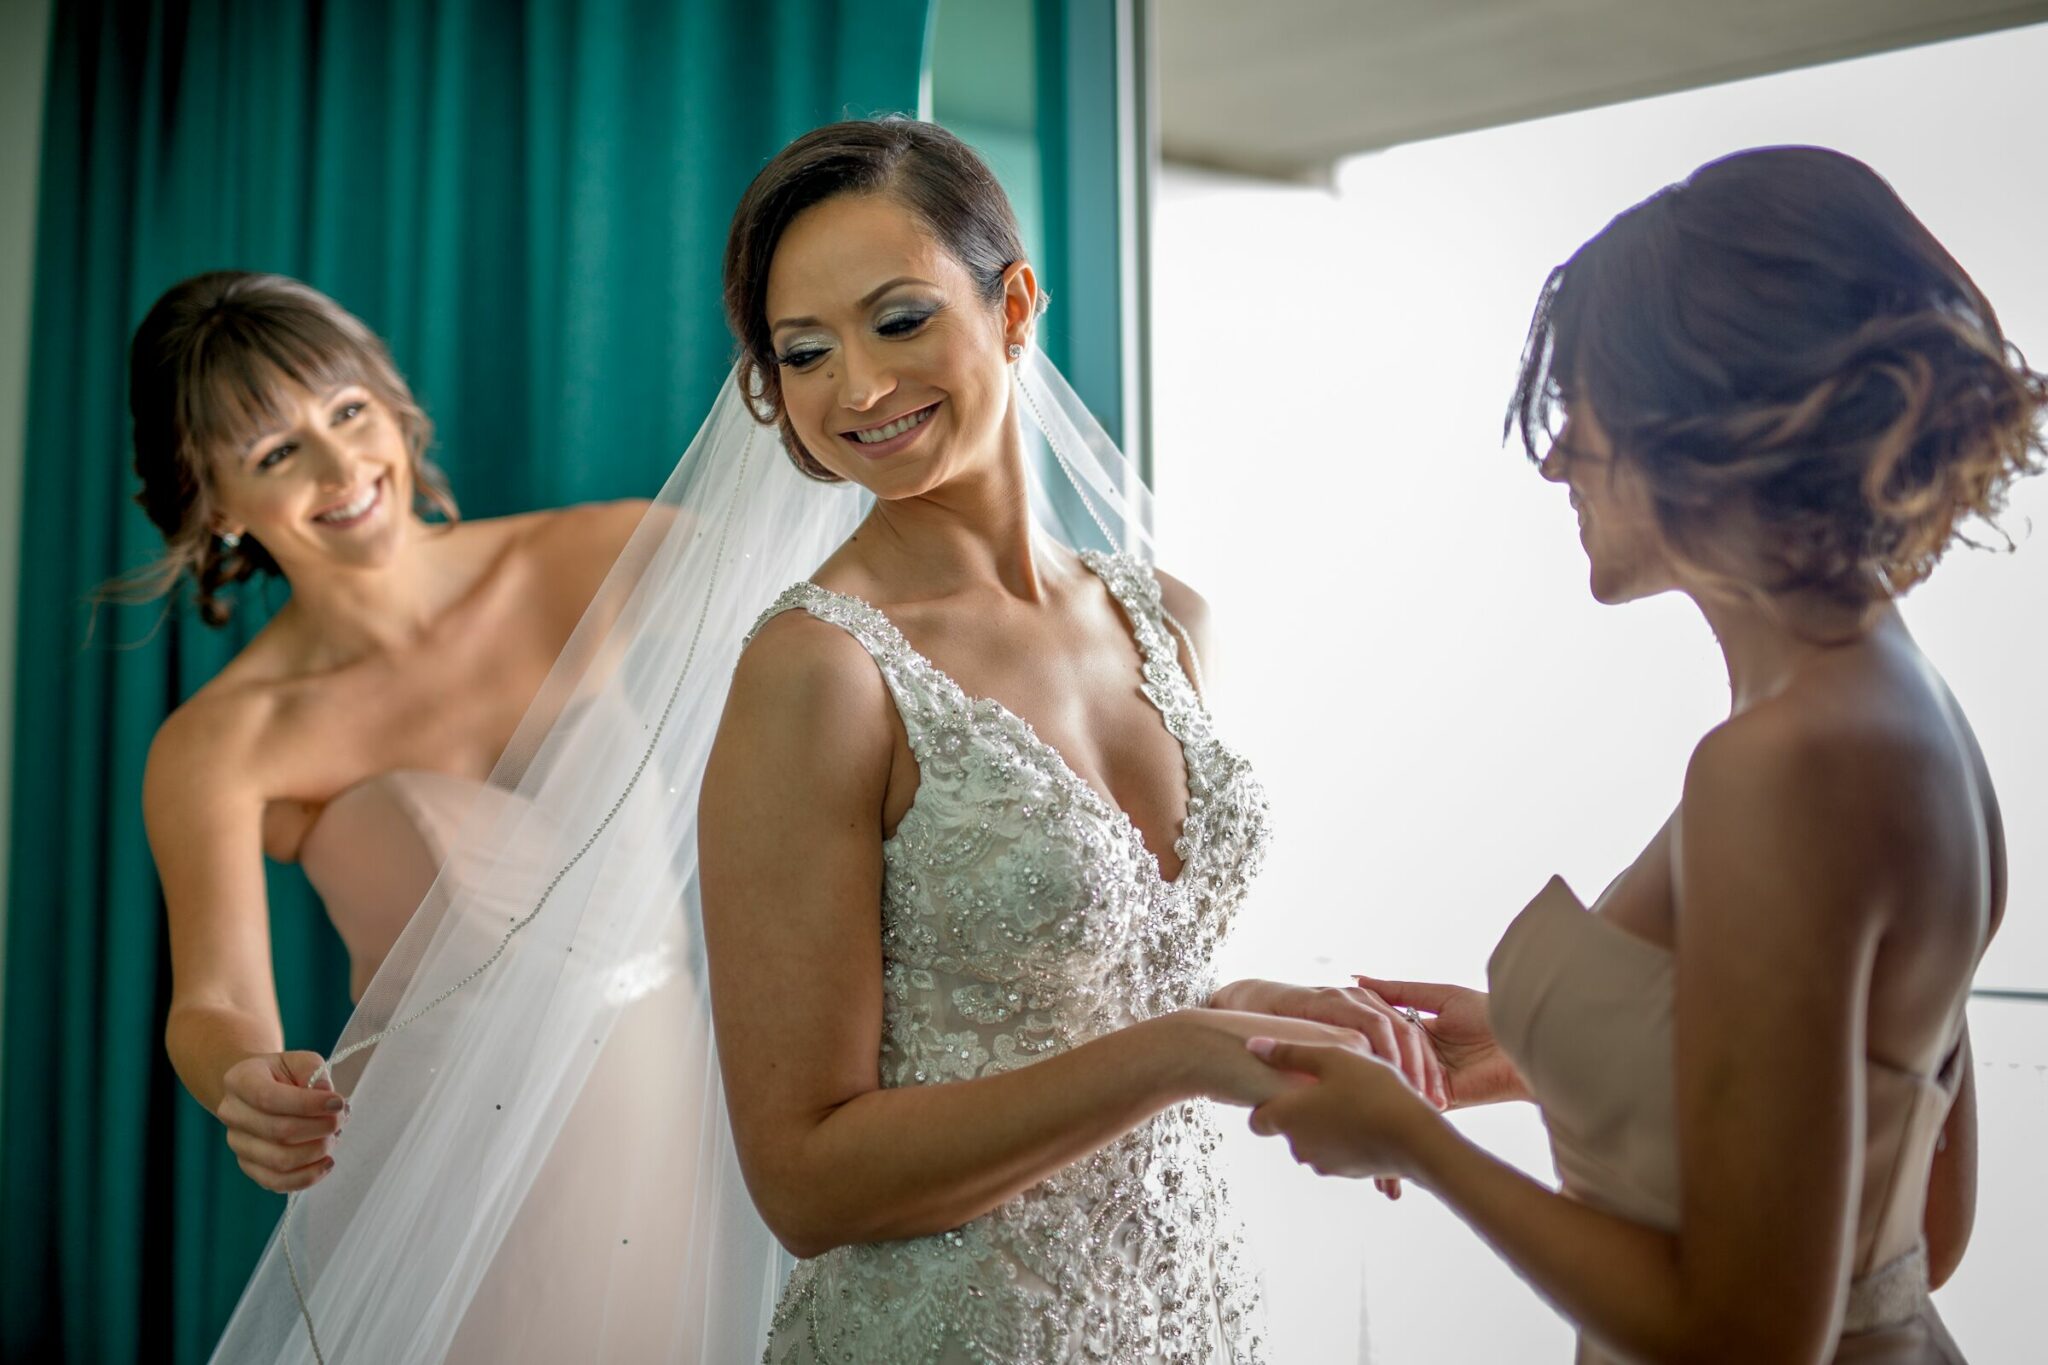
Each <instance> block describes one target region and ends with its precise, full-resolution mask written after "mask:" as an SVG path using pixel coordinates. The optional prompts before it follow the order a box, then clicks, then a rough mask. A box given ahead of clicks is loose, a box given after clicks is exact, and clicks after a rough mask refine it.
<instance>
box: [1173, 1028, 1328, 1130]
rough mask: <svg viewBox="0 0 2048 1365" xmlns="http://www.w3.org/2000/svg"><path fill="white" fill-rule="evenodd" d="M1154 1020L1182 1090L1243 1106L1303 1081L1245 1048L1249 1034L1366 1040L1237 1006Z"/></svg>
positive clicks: (1299, 1039) (1293, 1038)
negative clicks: (1163, 1032) (1164, 1036)
mask: <svg viewBox="0 0 2048 1365" xmlns="http://www.w3.org/2000/svg"><path fill="white" fill-rule="evenodd" d="M1153 1023H1154V1026H1155V1027H1158V1028H1160V1029H1163V1030H1166V1031H1167V1032H1168V1033H1169V1035H1170V1036H1169V1039H1168V1041H1167V1043H1166V1047H1167V1049H1168V1056H1169V1057H1170V1062H1171V1065H1172V1066H1173V1067H1174V1069H1175V1071H1176V1073H1177V1074H1178V1075H1179V1076H1180V1078H1181V1088H1182V1089H1183V1090H1184V1091H1185V1092H1187V1093H1189V1094H1192V1095H1200V1096H1203V1097H1206V1098H1208V1099H1212V1100H1216V1101H1218V1102H1219V1103H1222V1104H1234V1105H1239V1106H1242V1107H1245V1108H1249V1107H1251V1106H1253V1105H1258V1104H1264V1103H1265V1102H1266V1101H1267V1100H1270V1099H1273V1098H1274V1097H1275V1096H1278V1095H1281V1094H1284V1093H1286V1092H1287V1091H1289V1090H1292V1089H1294V1088H1295V1087H1296V1086H1299V1085H1303V1084H1306V1082H1305V1081H1304V1080H1303V1079H1302V1078H1300V1077H1297V1076H1288V1075H1286V1074H1284V1073H1282V1072H1279V1071H1275V1070H1274V1069H1273V1068H1272V1067H1270V1066H1267V1065H1266V1064H1265V1063H1264V1062H1262V1061H1260V1060H1259V1059H1258V1058H1257V1057H1254V1056H1253V1055H1252V1054H1251V1053H1249V1052H1247V1051H1246V1050H1245V1044H1246V1043H1247V1042H1249V1041H1250V1040H1251V1039H1253V1038H1280V1039H1284V1040H1286V1041H1288V1042H1298V1043H1310V1044H1318V1045H1322V1046H1329V1047H1361V1048H1362V1047H1363V1046H1364V1045H1365V1044H1364V1041H1363V1040H1362V1039H1361V1038H1360V1037H1359V1035H1358V1034H1357V1033H1355V1032H1353V1031H1352V1030H1351V1029H1348V1028H1337V1027H1334V1026H1332V1025H1329V1024H1318V1023H1314V1022H1312V1021H1310V1020H1306V1019H1282V1018H1275V1017H1274V1016H1272V1015H1270V1014H1246V1013H1243V1012H1241V1011H1238V1010H1228V1009H1187V1010H1176V1011H1174V1012H1173V1013H1172V1014H1166V1015H1161V1016H1159V1018H1157V1019H1156V1020H1154V1021H1153Z"/></svg>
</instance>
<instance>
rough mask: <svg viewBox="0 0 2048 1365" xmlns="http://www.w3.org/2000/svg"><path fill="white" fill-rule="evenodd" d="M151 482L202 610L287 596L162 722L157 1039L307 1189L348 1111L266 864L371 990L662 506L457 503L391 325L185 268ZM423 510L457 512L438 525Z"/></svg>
mask: <svg viewBox="0 0 2048 1365" xmlns="http://www.w3.org/2000/svg"><path fill="white" fill-rule="evenodd" d="M129 406H130V409H131V411H132V414H133V417H134V422H135V468H136V472H137V474H138V475H140V477H141V480H142V491H141V493H140V494H139V495H138V501H140V502H141V504H142V506H143V507H144V509H145V510H147V511H148V513H149V515H150V519H151V520H152V521H154V522H155V523H156V525H157V527H158V528H159V529H160V530H161V531H162V532H163V535H164V541H165V546H166V553H165V555H164V557H163V558H162V559H161V560H159V561H158V562H157V564H156V565H154V566H152V567H151V568H150V569H148V570H145V571H144V573H143V574H142V575H141V576H140V577H139V579H137V580H131V584H132V583H134V582H138V581H139V582H140V583H141V584H143V585H144V591H145V592H150V593H161V592H164V591H168V590H169V589H170V588H172V587H173V586H174V585H175V584H176V583H177V581H178V580H179V579H180V578H182V577H184V576H185V575H188V574H189V575H190V577H191V578H192V580H193V584H194V589H195V597H196V600H197V606H198V610H199V614H200V616H201V618H202V619H203V620H205V621H206V623H207V624H208V625H212V626H220V625H223V624H225V623H226V622H227V620H228V619H229V617H230V615H231V612H232V606H231V603H230V602H229V601H228V600H227V599H226V598H224V597H223V596H222V593H223V591H224V590H225V589H227V588H228V587H230V586H231V585H233V584H235V583H238V582H241V581H244V580H248V579H252V578H260V577H264V576H272V575H274V576H277V577H281V578H283V579H284V580H285V582H286V583H287V584H288V585H289V587H290V590H291V596H290V599H289V600H288V601H287V602H286V603H285V605H284V606H283V608H282V609H280V610H279V611H278V613H277V614H276V616H275V617H273V618H272V619H271V621H270V622H269V623H268V624H267V625H266V626H264V628H263V629H262V630H261V631H260V632H258V634H257V635H256V637H255V638H254V639H253V640H251V641H250V642H249V644H248V645H247V647H245V648H244V649H243V650H242V651H241V653H239V654H238V655H236V656H235V658H234V659H233V660H232V661H231V662H230V663H229V664H228V665H227V667H225V668H223V669H222V670H221V671H220V673H219V674H218V675H217V676H216V677H214V678H213V679H211V680H210V681H209V682H207V683H206V684H205V686H203V687H201V688H200V689H199V691H198V692H197V693H195V694H194V695H193V696H192V698H191V699H190V700H188V701H187V702H185V704H184V705H182V706H181V707H179V708H178V709H177V711H176V712H174V713H173V714H172V715H171V716H170V718H169V719H167V720H166V721H165V722H164V724H163V727H162V728H161V729H160V730H159V731H158V732H157V735H156V739H155V742H154V743H153V744H152V745H151V747H150V753H149V763H148V767H147V770H146V773H145V776H144V779H143V813H144V819H145V822H146V824H147V827H148V831H149V841H150V848H151V851H152V852H153V854H154V855H155V858H156V865H157V871H158V874H159V876H160V878H161V879H162V883H163V891H164V902H165V906H166V909H167V912H168V914H169V931H170V932H169V939H170V950H171V972H172V994H171V1007H170V1017H169V1019H168V1021H167V1024H166V1027H165V1044H166V1047H167V1048H168V1050H169V1053H170V1057H171V1063H172V1065H173V1066H174V1067H175V1068H176V1069H177V1072H178V1076H179V1078H180V1079H181V1080H183V1081H184V1083H185V1087H186V1088H187V1089H188V1090H190V1091H191V1093H192V1095H193V1096H194V1098H196V1099H197V1100H198V1101H199V1102H200V1103H201V1104H203V1105H205V1106H206V1108H207V1109H208V1110H209V1111H211V1112H212V1113H213V1114H214V1115H215V1116H216V1117H217V1118H219V1119H220V1121H221V1122H222V1124H223V1125H225V1127H226V1129H227V1142H228V1146H229V1147H230V1148H231V1149H232V1150H233V1151H234V1153H235V1156H236V1158H237V1159H238V1160H239V1162H240V1164H241V1167H242V1170H243V1171H244V1172H245V1173H246V1174H247V1175H248V1176H249V1178H250V1179H252V1180H254V1181H255V1182H256V1183H257V1184H259V1185H261V1186H263V1187H264V1188H265V1189H268V1190H279V1191H289V1190H301V1189H305V1188H307V1187H308V1186H310V1185H312V1184H314V1183H315V1182H317V1181H318V1180H320V1179H321V1177H323V1176H324V1175H325V1174H326V1173H327V1172H328V1170H329V1169H331V1168H332V1166H333V1158H332V1156H331V1155H330V1153H331V1150H332V1144H333V1139H334V1136H335V1134H336V1133H337V1132H338V1131H339V1130H340V1128H341V1126H342V1124H343V1123H345V1122H346V1121H347V1113H346V1110H345V1107H344V1102H343V1101H342V1099H341V1098H340V1097H339V1096H338V1095H336V1094H335V1093H334V1092H333V1091H332V1090H331V1089H329V1088H328V1087H327V1083H326V1082H325V1081H324V1080H323V1081H322V1082H321V1084H320V1086H318V1087H314V1086H311V1085H309V1084H308V1082H309V1081H310V1079H311V1077H312V1075H313V1072H314V1070H315V1068H316V1067H317V1066H318V1065H319V1063H320V1057H319V1055H318V1054H317V1053H313V1052H303V1051H295V1052H287V1051H285V1050H284V1040H283V1026H282V1023H281V1021H280V1017H279V1011H278V1003H277V986H276V982H275V979H274V978H273V975H272V972H271V964H270V932H269V913H270V912H269V906H268V903H267V900H266V897H265V892H264V860H265V858H266V857H267V858H270V859H273V860H275V861H278V862H286V863H290V862H296V863H299V864H300V865H301V866H302V867H303V868H304V869H305V872H306V875H307V878H308V880H310V881H311V882H312V884H313V887H314V889H315V890H316V891H317V892H318V893H319V895H320V897H321V899H322V901H323V903H324V904H325V906H326V909H327V912H328V914H329V916H330V917H331V919H332V920H333V922H334V927H335V929H336V930H337V931H338V932H339V933H340V935H341V938H342V940H343V942H344V943H346V944H347V946H348V950H349V955H350V968H351V972H350V976H351V980H350V994H351V995H352V996H357V997H359V996H360V995H361V993H362V990H363V988H364V987H365V986H366V985H367V984H368V983H369V980H370V978H371V977H372V976H373V975H374V974H375V973H376V970H377V967H378V964H379V963H380V962H381V961H382V960H383V958H384V956H385V954H386V953H387V952H389V951H390V949H391V947H392V945H393V944H394V943H395V942H396V940H397V938H398V935H399V932H400V931H401V930H402V929H403V928H404V927H405V924H406V921H407V919H408V918H410V916H411V914H412V911H413V910H414V909H415V907H417V905H418V904H419V902H420V899H421V897H422V896H423V895H424V894H425V892H426V891H427V890H428V888H429V887H430V886H431V885H432V883H433V880H434V876H435V873H436V871H437V869H438V867H439V865H440V863H441V859H442V854H443V853H444V852H445V851H446V841H447V839H448V837H449V835H450V834H451V833H452V832H453V829H454V827H455V826H456V824H457V823H458V822H459V821H460V820H461V818H462V816H463V815H464V813H465V812H466V811H467V810H468V809H469V807H470V804H471V803H472V802H473V801H474V800H475V799H477V798H478V797H479V796H480V795H481V794H484V793H485V792H487V790H488V788H487V787H486V785H485V779H486V778H487V777H488V776H489V774H490V772H491V769H492V766H493V765H494V764H495V763H496V761H497V759H498V756H499V754H500V753H501V752H502V751H503V749H504V748H505V745H506V744H507V742H508V741H509V740H510V739H511V737H512V733H513V730H514V727H516V726H517V725H518V724H519V721H520V719H521V717H522V716H523V715H524V714H525V712H526V709H527V706H528V704H529V703H530V702H531V701H532V699H533V697H534V694H535V693H536V692H537V691H538V690H539V688H540V685H541V682H542V680H543V679H544V678H545V677H546V676H547V673H548V670H549V668H550V667H551V666H552V665H553V664H554V662H555V658H556V656H557V655H558V654H559V653H560V652H561V650H562V647H563V645H564V643H565V642H566V641H567V639H568V637H569V633H570V631H571V630H572V629H573V628H574V627H575V625H576V623H577V621H578V620H579V619H580V618H581V617H582V615H583V612H584V609H585V607H586V606H588V605H589V603H590V600H591V598H592V596H593V595H594V594H595V593H596V591H597V588H598V586H599V584H600V583H601V582H602V581H603V579H604V577H605V574H606V572H607V571H608V570H609V569H610V568H611V566H612V563H613V561H614V560H615V559H616V558H617V557H618V554H619V551H620V550H621V548H622V547H623V546H624V544H625V542H626V540H627V538H628V537H629V536H630V535H631V534H632V531H633V528H634V527H635V526H636V525H637V524H638V523H639V520H640V518H641V516H642V514H643V512H644V511H645V505H644V504H641V503H637V502H616V503H607V504H593V505H589V506H583V507H572V508H565V509H561V510H556V511H545V512H535V513H529V514H526V515H521V516H512V517H502V518H496V519H492V520H486V521H471V522H460V521H458V520H457V517H456V512H455V504H454V501H453V499H452V497H451V496H450V494H449V491H448V487H447V484H446V482H445V480H444V479H443V478H442V476H441V474H440V472H439V471H438V470H437V469H435V468H434V466H433V465H432V464H431V463H429V462H428V460H427V458H426V450H427V445H428V441H429V437H430V435H431V432H432V427H431V424H430V423H429V422H428V420H427V417H426V414H425V413H424V412H422V411H421V409H420V407H419V405H418V404H417V403H416V402H415V401H414V399H413V396H412V392H411V390H410V389H408V388H407V386H406V383H405V381H404V379H403V378H401V377H400V376H399V374H398V372H397V370H396V369H395V368H394V367H393V365H392V363H391V358H390V355H389V353H388V352H387V351H386V349H385V347H384V344H383V343H382V342H381V341H380V340H378V338H377V337H376V336H375V335H374V334H372V333H371V332H370V330H369V329H368V328H366V327H365V326H364V325H363V324H362V323H361V322H360V321H359V320H357V319H356V318H355V317H353V316H351V315H350V314H349V313H348V312H346V311H345V310H343V309H342V308H341V307H340V306H339V305H337V304H336V303H335V302H334V301H333V300H331V299H329V298H327V297H326V296H325V295H322V294H321V293H319V292H318V291H316V290H314V289H312V288H310V287H309V286H307V285H305V284H301V283H299V282H298V281H296V280H291V279H286V278H284V277H281V276H277V275H260V274H251V273H247V272H242V271H217V272H214V273H210V274H206V275H200V276H196V277H194V278H192V279H189V280H186V281H184V282H183V283H181V284H179V285H177V286H175V287H173V288H172V289H171V290H170V291H169V292H168V293H166V294H165V295H164V296H163V297H162V298H161V299H159V300H158V301H157V302H156V304H155V306H154V307H152V308H151V309H150V311H149V315H148V316H147V317H146V318H144V319H143V322H142V325H141V327H140V328H139V329H138V330H137V332H136V334H135V339H134V342H133V345H132V347H131V351H130V375H129ZM423 511H431V512H437V513H439V514H440V517H441V518H442V520H441V521H439V522H434V521H429V520H427V518H426V517H425V516H424V515H422V513H423Z"/></svg>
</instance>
